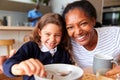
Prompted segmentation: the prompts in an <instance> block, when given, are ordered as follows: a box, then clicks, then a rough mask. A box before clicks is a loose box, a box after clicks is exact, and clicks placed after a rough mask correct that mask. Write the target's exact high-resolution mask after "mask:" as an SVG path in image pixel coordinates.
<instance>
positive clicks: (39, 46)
mask: <svg viewBox="0 0 120 80" xmlns="http://www.w3.org/2000/svg"><path fill="white" fill-rule="evenodd" d="M33 38H34V40H33V41H29V42H27V43H25V44H24V45H23V46H22V47H21V48H20V49H19V50H18V51H17V52H16V54H15V55H13V56H12V57H11V58H9V59H8V60H7V61H5V63H4V64H3V70H4V73H5V74H6V75H7V76H9V77H15V76H19V75H24V76H23V79H24V80H34V76H33V75H34V74H35V75H40V76H43V75H44V73H45V71H44V66H43V65H46V64H52V63H65V64H71V60H70V50H69V49H71V46H70V41H69V37H68V35H67V31H66V29H65V23H64V20H63V19H62V17H61V16H60V15H58V14H55V13H48V14H45V15H44V16H43V17H42V18H41V19H40V20H39V21H38V24H37V25H36V27H35V29H34V31H33ZM68 46H69V47H68Z"/></svg>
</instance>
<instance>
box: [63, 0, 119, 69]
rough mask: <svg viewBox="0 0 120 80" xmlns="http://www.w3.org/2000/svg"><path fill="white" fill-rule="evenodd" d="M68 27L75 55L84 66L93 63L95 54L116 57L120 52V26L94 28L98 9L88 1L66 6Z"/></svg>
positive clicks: (64, 14)
mask: <svg viewBox="0 0 120 80" xmlns="http://www.w3.org/2000/svg"><path fill="white" fill-rule="evenodd" d="M63 18H64V20H65V21H66V29H67V31H68V34H69V36H70V37H71V41H72V46H73V53H74V54H73V56H74V59H75V61H76V63H77V64H78V66H80V67H82V68H87V67H91V66H92V65H93V56H94V55H95V54H104V55H110V56H113V57H116V56H118V55H119V53H120V45H118V44H120V35H119V34H120V28H119V27H103V28H94V26H95V24H96V18H97V15H96V10H95V8H94V7H93V5H92V4H91V3H90V2H88V1H86V0H82V1H76V2H73V3H71V4H69V5H67V6H66V8H65V9H64V11H63Z"/></svg>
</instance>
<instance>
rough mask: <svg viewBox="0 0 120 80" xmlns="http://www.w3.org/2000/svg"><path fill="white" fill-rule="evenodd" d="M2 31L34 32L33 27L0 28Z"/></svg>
mask: <svg viewBox="0 0 120 80" xmlns="http://www.w3.org/2000/svg"><path fill="white" fill-rule="evenodd" d="M1 30H5V31H6V30H8V31H16V30H17V31H32V30H33V27H29V26H0V31H1Z"/></svg>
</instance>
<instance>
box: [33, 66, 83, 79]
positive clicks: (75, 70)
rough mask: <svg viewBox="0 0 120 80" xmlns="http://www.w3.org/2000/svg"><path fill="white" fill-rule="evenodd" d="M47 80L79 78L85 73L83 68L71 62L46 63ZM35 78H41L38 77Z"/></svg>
mask: <svg viewBox="0 0 120 80" xmlns="http://www.w3.org/2000/svg"><path fill="white" fill-rule="evenodd" d="M45 70H46V72H47V77H46V80H77V79H79V78H80V77H81V76H82V75H83V70H82V69H81V68H80V67H78V66H74V65H70V64H49V65H45ZM35 80H41V79H40V78H38V77H37V79H35Z"/></svg>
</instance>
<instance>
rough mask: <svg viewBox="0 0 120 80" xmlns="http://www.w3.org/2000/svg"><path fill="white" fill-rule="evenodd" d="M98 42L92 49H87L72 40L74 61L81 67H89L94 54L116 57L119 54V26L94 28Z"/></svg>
mask: <svg viewBox="0 0 120 80" xmlns="http://www.w3.org/2000/svg"><path fill="white" fill-rule="evenodd" d="M96 31H97V33H98V43H97V45H96V47H95V49H94V50H92V51H88V50H86V49H85V48H84V47H83V46H80V45H79V44H78V43H76V42H75V41H73V40H72V46H73V53H74V58H75V61H76V62H77V64H78V66H79V67H81V68H87V67H91V66H92V65H93V57H94V55H95V54H104V55H109V56H112V57H116V56H118V55H119V54H120V27H115V26H113V27H102V28H96Z"/></svg>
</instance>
